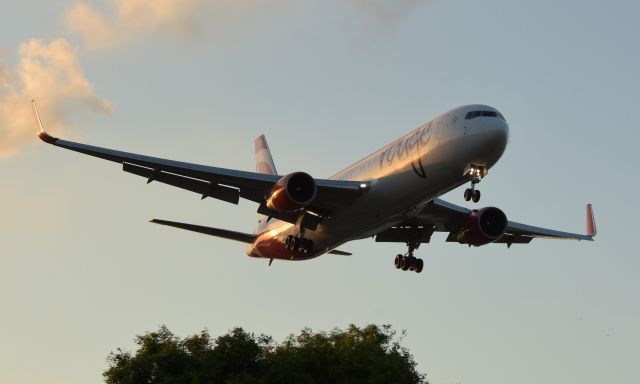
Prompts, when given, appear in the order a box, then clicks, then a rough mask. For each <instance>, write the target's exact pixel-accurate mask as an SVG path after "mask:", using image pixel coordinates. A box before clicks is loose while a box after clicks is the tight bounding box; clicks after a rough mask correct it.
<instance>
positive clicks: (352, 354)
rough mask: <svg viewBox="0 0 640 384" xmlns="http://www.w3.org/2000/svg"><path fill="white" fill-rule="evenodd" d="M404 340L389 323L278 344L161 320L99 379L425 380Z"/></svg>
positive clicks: (137, 382)
mask: <svg viewBox="0 0 640 384" xmlns="http://www.w3.org/2000/svg"><path fill="white" fill-rule="evenodd" d="M402 336H404V334H403V335H402ZM401 341H402V337H398V336H397V334H396V332H395V331H394V330H393V329H392V328H391V326H388V325H385V326H382V327H378V326H376V325H368V326H365V327H363V328H358V327H356V326H355V325H350V326H349V327H348V328H347V329H345V330H340V329H334V330H332V331H330V332H313V331H312V330H310V329H303V330H302V331H301V332H300V333H299V334H297V335H290V336H289V337H288V338H287V339H286V340H285V341H284V342H283V343H281V344H276V343H275V342H274V341H273V339H272V338H271V337H269V336H265V335H260V336H255V335H254V334H250V333H247V332H245V331H244V330H243V329H242V328H234V329H233V330H231V331H229V332H228V333H227V334H225V335H222V336H220V337H218V338H216V339H215V340H212V339H211V337H210V335H209V333H208V331H206V330H204V331H202V332H201V333H200V334H196V335H193V336H189V337H186V338H184V339H180V338H178V337H176V336H175V335H174V334H173V333H171V331H169V329H168V328H167V327H165V326H161V327H160V328H159V329H158V331H156V332H149V333H146V334H144V335H142V336H137V337H136V339H135V342H136V344H137V345H138V349H137V351H136V352H135V354H132V353H130V352H127V351H123V350H122V349H118V350H117V351H115V352H112V353H111V354H110V355H109V357H108V359H107V361H108V364H109V367H108V368H107V370H106V371H105V372H104V378H105V382H106V383H107V384H142V383H145V384H165V383H185V384H200V383H202V384H218V383H220V384H248V383H265V384H266V383H270V384H271V383H273V384H280V383H282V384H284V383H300V384H315V383H335V384H342V383H345V384H346V383H350V384H359V383H374V384H375V383H407V384H414V383H415V384H421V383H426V376H425V375H424V374H421V373H419V372H417V370H416V363H415V361H414V359H413V356H412V355H411V354H410V353H409V351H408V350H407V349H406V348H405V347H402V346H401V344H400V342H401Z"/></svg>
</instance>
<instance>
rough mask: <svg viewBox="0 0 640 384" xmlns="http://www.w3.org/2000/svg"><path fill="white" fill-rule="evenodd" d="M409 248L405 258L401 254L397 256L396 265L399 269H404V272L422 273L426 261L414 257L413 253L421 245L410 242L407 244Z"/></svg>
mask: <svg viewBox="0 0 640 384" xmlns="http://www.w3.org/2000/svg"><path fill="white" fill-rule="evenodd" d="M407 246H408V247H409V251H408V252H407V253H406V255H404V256H403V255H400V254H398V255H396V258H395V260H394V265H395V266H396V268H397V269H402V270H403V271H412V272H416V273H420V272H422V268H424V261H423V260H422V259H420V258H417V257H415V256H413V251H414V250H415V249H416V248H418V247H419V246H420V243H418V242H415V241H410V242H409V243H407Z"/></svg>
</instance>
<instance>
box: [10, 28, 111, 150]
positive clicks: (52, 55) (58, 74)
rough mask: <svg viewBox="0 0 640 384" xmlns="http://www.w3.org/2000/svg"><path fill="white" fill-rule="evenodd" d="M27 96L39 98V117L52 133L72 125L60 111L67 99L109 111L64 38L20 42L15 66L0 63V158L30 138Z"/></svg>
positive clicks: (31, 128)
mask: <svg viewBox="0 0 640 384" xmlns="http://www.w3.org/2000/svg"><path fill="white" fill-rule="evenodd" d="M32 98H35V99H38V100H39V108H40V109H41V115H42V116H43V119H45V122H46V124H47V126H48V127H50V128H51V130H52V131H54V132H56V133H61V132H64V131H65V130H68V129H69V128H70V127H71V126H72V124H71V123H70V121H69V120H68V119H66V118H65V114H64V111H65V109H66V108H68V107H69V106H70V105H71V104H81V105H84V106H85V107H88V108H89V109H90V110H92V111H94V112H98V113H103V114H109V113H110V112H111V106H110V105H109V103H108V102H107V101H106V100H105V99H103V98H101V97H99V96H96V95H95V93H94V90H93V86H92V85H91V83H89V81H88V80H87V79H86V78H85V76H84V73H83V71H82V68H81V67H80V64H79V62H78V56H77V51H76V49H74V48H73V47H72V46H71V45H70V44H69V42H67V41H66V40H64V39H57V40H54V41H52V42H50V43H49V44H45V43H44V42H42V41H40V40H36V39H32V40H30V41H28V42H26V43H23V44H22V45H21V46H20V61H19V63H18V65H17V67H16V69H14V70H9V69H7V68H5V67H4V65H2V63H1V62H0V158H5V157H9V156H11V155H14V154H16V153H18V152H20V150H21V149H22V148H23V147H24V145H25V144H27V143H29V142H35V126H34V120H33V114H32V112H31V103H30V100H31V99H32Z"/></svg>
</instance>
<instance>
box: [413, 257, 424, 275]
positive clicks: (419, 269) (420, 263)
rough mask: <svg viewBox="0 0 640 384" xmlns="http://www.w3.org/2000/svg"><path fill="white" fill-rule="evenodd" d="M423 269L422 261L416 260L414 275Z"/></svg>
mask: <svg viewBox="0 0 640 384" xmlns="http://www.w3.org/2000/svg"><path fill="white" fill-rule="evenodd" d="M423 268H424V260H422V259H418V260H416V268H415V270H414V271H415V272H416V273H420V272H422V269H423Z"/></svg>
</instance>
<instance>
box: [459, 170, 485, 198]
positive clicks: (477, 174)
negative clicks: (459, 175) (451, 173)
mask: <svg viewBox="0 0 640 384" xmlns="http://www.w3.org/2000/svg"><path fill="white" fill-rule="evenodd" d="M487 172H488V171H487V168H486V167H483V166H479V165H470V166H469V167H467V170H466V171H465V176H467V177H469V178H470V179H471V188H467V189H465V190H464V200H465V201H469V200H473V202H474V203H477V202H478V201H480V191H479V190H477V189H476V184H478V183H479V182H480V181H481V180H482V178H483V177H484V176H486V174H487Z"/></svg>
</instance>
